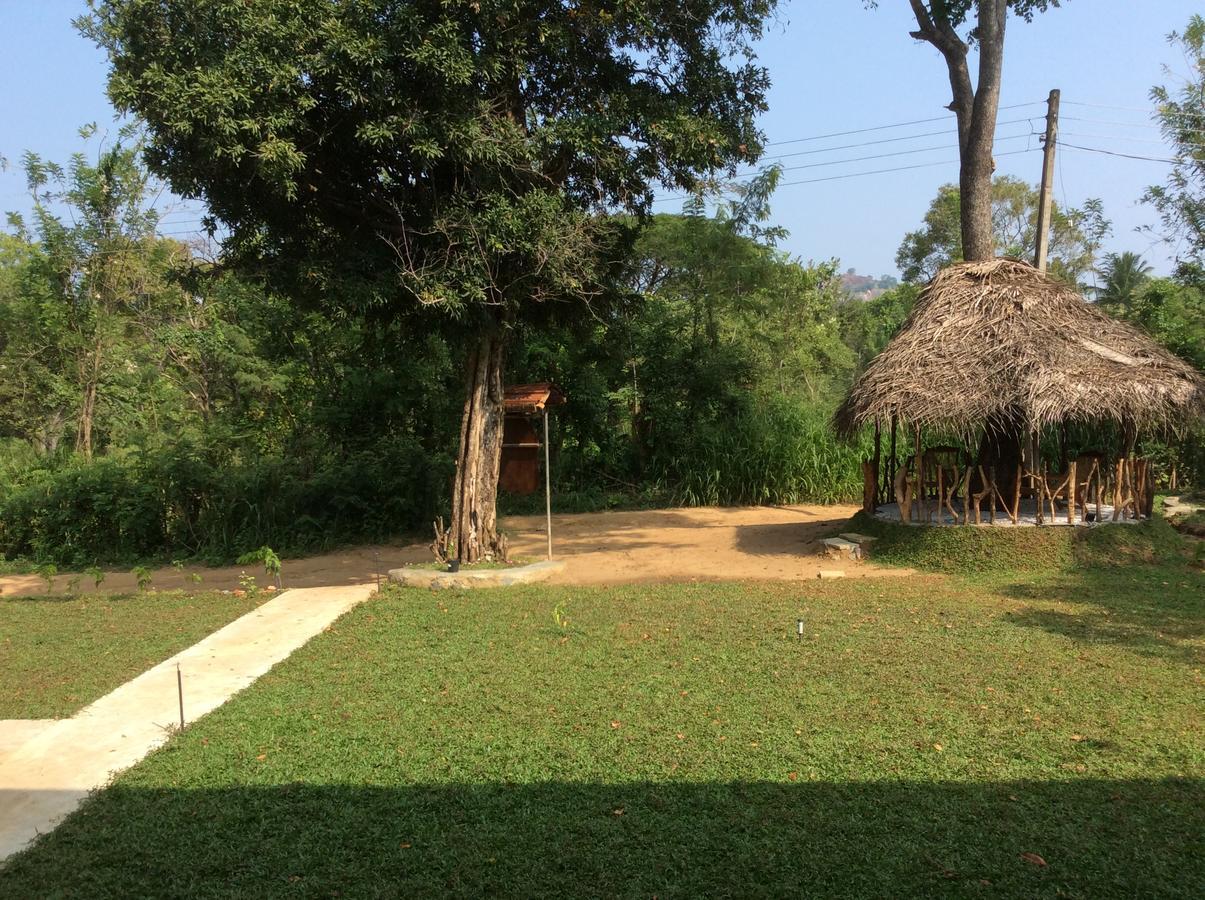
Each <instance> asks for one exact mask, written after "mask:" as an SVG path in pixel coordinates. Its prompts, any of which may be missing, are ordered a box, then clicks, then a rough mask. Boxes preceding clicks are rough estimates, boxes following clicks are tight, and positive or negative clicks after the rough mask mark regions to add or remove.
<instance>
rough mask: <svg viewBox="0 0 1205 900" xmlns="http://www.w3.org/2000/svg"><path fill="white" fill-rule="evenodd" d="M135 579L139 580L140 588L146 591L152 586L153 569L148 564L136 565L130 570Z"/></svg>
mask: <svg viewBox="0 0 1205 900" xmlns="http://www.w3.org/2000/svg"><path fill="white" fill-rule="evenodd" d="M130 574H131V575H133V576H134V580H135V581H137V582H138V590H140V591H142V592H143V593H146V592H147V591H148V590H150V587H151V570H150V569H148V568H147V567H146V566H135V567H134V568H133V569H131V570H130Z"/></svg>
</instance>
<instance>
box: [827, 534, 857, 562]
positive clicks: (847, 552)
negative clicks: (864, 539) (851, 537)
mask: <svg viewBox="0 0 1205 900" xmlns="http://www.w3.org/2000/svg"><path fill="white" fill-rule="evenodd" d="M820 543H821V545H822V546H823V547H824V555H825V556H827V557H829V558H830V559H861V557H862V547H861V546H860V545H859V544H856V543H854V542H853V541H847V540H846V539H845V538H840V537H831V538H824V539H823V540H822V541H821V542H820Z"/></svg>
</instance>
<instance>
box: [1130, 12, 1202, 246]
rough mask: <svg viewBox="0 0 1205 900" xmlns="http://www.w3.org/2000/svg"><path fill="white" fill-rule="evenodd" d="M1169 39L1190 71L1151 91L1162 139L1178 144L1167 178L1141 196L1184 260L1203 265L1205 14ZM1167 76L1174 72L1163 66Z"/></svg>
mask: <svg viewBox="0 0 1205 900" xmlns="http://www.w3.org/2000/svg"><path fill="white" fill-rule="evenodd" d="M1168 43H1169V44H1171V46H1172V47H1173V48H1174V49H1175V50H1177V51H1179V52H1180V53H1181V54H1183V58H1184V60H1185V61H1186V62H1187V63H1188V66H1189V70H1188V72H1187V73H1186V74H1185V75H1183V76H1179V80H1180V83H1179V85H1173V86H1172V87H1170V88H1169V87H1168V86H1166V85H1159V86H1156V87H1154V88H1152V89H1151V99H1152V100H1153V101H1154V102H1155V104H1156V110H1157V111H1156V119H1157V120H1158V122H1159V126H1160V129H1161V130H1162V131H1163V136H1164V138H1166V139H1167V141H1168V143H1170V144H1171V145H1172V146H1174V147H1175V148H1176V152H1175V154H1174V158H1175V162H1173V163H1172V166H1171V171H1170V173H1169V174H1168V176H1167V181H1166V182H1164V183H1163V184H1161V185H1155V186H1153V187H1151V188H1149V189H1148V190H1147V192H1146V194H1145V196H1144V199H1145V200H1146V202H1147V203H1150V204H1151V205H1153V206H1154V207H1155V209H1156V210H1158V212H1159V216H1160V218H1161V219H1162V223H1163V233H1164V237H1165V239H1166V240H1167V242H1168V243H1170V244H1172V245H1174V246H1175V247H1176V249H1177V253H1178V254H1179V256H1180V259H1181V261H1182V262H1183V263H1185V264H1188V265H1191V266H1197V267H1201V266H1203V265H1205V102H1202V98H1203V97H1205V18H1202V17H1201V16H1200V15H1193V16H1192V17H1191V18H1190V19H1189V20H1188V24H1187V26H1186V27H1185V28H1184V30H1183V31H1182V32H1172V33H1171V34H1170V35H1168ZM1167 74H1169V75H1175V74H1176V73H1175V72H1174V71H1173V70H1172V69H1171V68H1170V67H1168V68H1167Z"/></svg>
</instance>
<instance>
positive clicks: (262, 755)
mask: <svg viewBox="0 0 1205 900" xmlns="http://www.w3.org/2000/svg"><path fill="white" fill-rule="evenodd" d="M255 758H256V759H258V760H259V761H260V762H263V761H264V760H265V759H267V758H268V754H266V753H261V754H260V755H259V756H257V757H255Z"/></svg>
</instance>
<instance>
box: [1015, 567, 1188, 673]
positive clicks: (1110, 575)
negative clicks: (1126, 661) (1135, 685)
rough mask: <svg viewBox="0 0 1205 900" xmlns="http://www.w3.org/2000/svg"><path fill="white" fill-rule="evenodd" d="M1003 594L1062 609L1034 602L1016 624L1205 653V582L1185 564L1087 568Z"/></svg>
mask: <svg viewBox="0 0 1205 900" xmlns="http://www.w3.org/2000/svg"><path fill="white" fill-rule="evenodd" d="M1004 591H1005V593H1006V594H1007V595H1008V596H1011V597H1015V598H1017V599H1020V600H1029V601H1040V602H1041V603H1051V604H1054V603H1057V604H1060V606H1061V608H1052V607H1048V606H1041V605H1038V606H1031V607H1028V608H1027V609H1025V610H1023V611H1022V612H1019V613H1014V614H1012V616H1011V617H1010V618H1011V621H1013V622H1015V623H1018V624H1021V625H1027V626H1032V627H1036V628H1042V629H1044V630H1046V631H1049V632H1053V633H1055V634H1060V635H1063V636H1065V637H1069V638H1072V639H1074V640H1077V641H1086V642H1091V643H1106V644H1116V645H1118V646H1121V647H1125V648H1127V649H1129V650H1133V651H1134V652H1137V653H1142V654H1147V655H1152V656H1161V657H1165V658H1167V659H1172V660H1183V661H1187V662H1191V663H1194V664H1197V665H1199V664H1200V663H1201V661H1202V659H1203V658H1205V646H1203V645H1202V640H1203V639H1205V579H1203V578H1202V576H1201V575H1200V574H1198V573H1196V572H1192V571H1190V570H1189V569H1188V568H1187V567H1158V568H1156V567H1147V566H1134V567H1127V568H1112V569H1089V568H1081V569H1077V570H1075V571H1074V572H1070V573H1067V574H1065V575H1061V576H1054V577H1048V578H1043V579H1042V580H1040V581H1039V582H1037V583H1032V584H1030V583H1018V584H1013V585H1009V586H1008V587H1006V588H1005V589H1004Z"/></svg>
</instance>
